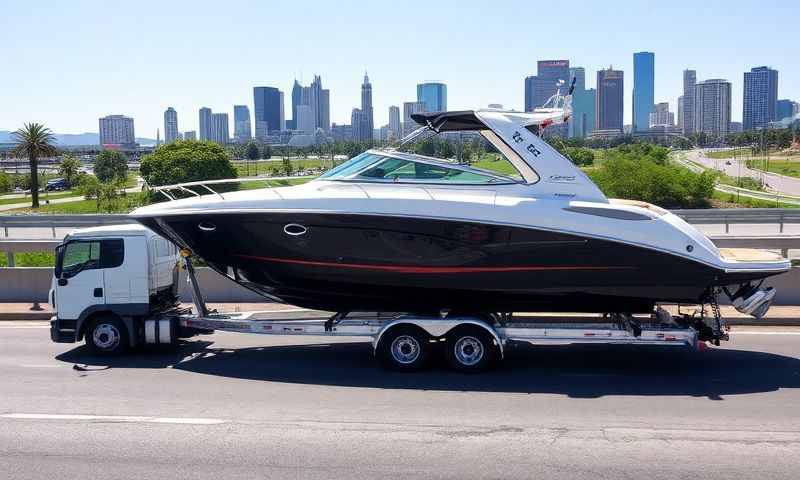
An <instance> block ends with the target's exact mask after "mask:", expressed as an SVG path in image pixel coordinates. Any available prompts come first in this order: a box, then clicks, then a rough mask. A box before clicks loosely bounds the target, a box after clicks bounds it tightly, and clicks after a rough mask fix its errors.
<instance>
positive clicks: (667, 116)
mask: <svg viewBox="0 0 800 480" xmlns="http://www.w3.org/2000/svg"><path fill="white" fill-rule="evenodd" d="M656 125H667V126H673V125H675V114H674V113H672V112H670V111H669V103H667V102H661V103H658V104H656V106H655V108H653V111H652V112H650V115H649V118H648V123H647V128H648V129H649V128H650V127H654V126H656Z"/></svg>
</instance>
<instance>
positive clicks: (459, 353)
mask: <svg viewBox="0 0 800 480" xmlns="http://www.w3.org/2000/svg"><path fill="white" fill-rule="evenodd" d="M444 356H445V361H446V362H447V365H448V366H449V367H450V368H452V369H453V370H457V371H459V372H464V373H475V372H481V371H484V370H487V369H489V368H491V367H492V366H493V365H494V364H495V362H497V360H498V359H499V358H500V348H499V346H498V345H496V344H495V339H494V337H492V336H491V335H490V334H489V332H487V331H486V330H484V329H483V328H480V327H476V326H462V327H457V328H455V329H453V330H452V331H450V332H449V333H448V334H447V335H446V337H445V349H444Z"/></svg>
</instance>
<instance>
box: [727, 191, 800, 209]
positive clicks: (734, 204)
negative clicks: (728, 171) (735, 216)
mask: <svg viewBox="0 0 800 480" xmlns="http://www.w3.org/2000/svg"><path fill="white" fill-rule="evenodd" d="M737 197H738V198H737ZM711 203H712V205H713V206H714V208H800V205H795V204H793V203H782V202H778V203H776V202H775V201H773V200H762V199H760V198H751V197H745V196H737V195H736V194H735V193H725V192H720V191H714V196H713V197H712V198H711Z"/></svg>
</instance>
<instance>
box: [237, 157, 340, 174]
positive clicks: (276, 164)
mask: <svg viewBox="0 0 800 480" xmlns="http://www.w3.org/2000/svg"><path fill="white" fill-rule="evenodd" d="M290 161H291V162H292V169H293V171H295V172H296V171H298V170H321V169H328V168H330V161H329V160H326V161H325V162H324V165H323V161H322V160H318V159H313V158H312V159H292V160H290ZM232 163H233V166H234V167H235V168H236V173H237V174H238V175H239V176H240V177H248V176H249V177H255V176H257V175H283V161H282V160H281V159H280V158H278V157H273V158H272V159H269V160H259V161H253V162H245V161H243V160H237V161H234V162H232ZM248 163H249V169H248ZM248 172H249V173H248Z"/></svg>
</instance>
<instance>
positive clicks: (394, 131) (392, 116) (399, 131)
mask: <svg viewBox="0 0 800 480" xmlns="http://www.w3.org/2000/svg"><path fill="white" fill-rule="evenodd" d="M389 131H390V132H391V133H390V135H392V136H394V138H395V139H396V140H399V139H400V138H402V136H403V128H402V127H401V126H400V108H399V107H396V106H394V105H392V106H391V107H389Z"/></svg>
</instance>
